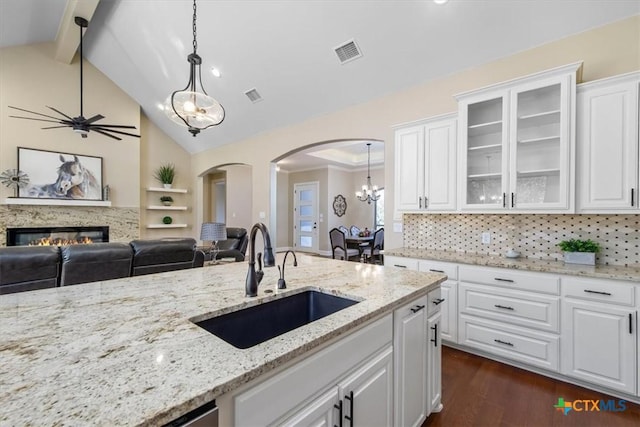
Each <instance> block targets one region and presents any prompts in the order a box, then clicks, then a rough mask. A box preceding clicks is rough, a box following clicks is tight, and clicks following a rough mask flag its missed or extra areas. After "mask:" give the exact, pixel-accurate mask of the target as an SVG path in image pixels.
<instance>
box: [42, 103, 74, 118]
mask: <svg viewBox="0 0 640 427" xmlns="http://www.w3.org/2000/svg"><path fill="white" fill-rule="evenodd" d="M46 107H47V108H50V109H51V110H53V111H55V112H56V113H58V114H60V115H61V116H63V117H66V118H67V119H69V120H71V121H73V118H72V117H69V116H67V115H66V114H65V113H63V112H62V111H60V110H56V109H55V108H53V107H49V106H48V105H46Z"/></svg>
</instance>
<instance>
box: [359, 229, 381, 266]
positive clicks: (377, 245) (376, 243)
mask: <svg viewBox="0 0 640 427" xmlns="http://www.w3.org/2000/svg"><path fill="white" fill-rule="evenodd" d="M383 249H384V228H380V229H378V230H376V231H375V232H374V233H373V240H372V241H371V244H370V245H369V247H367V248H364V249H363V250H362V256H363V257H364V262H373V257H377V258H378V262H380V263H382V250H383Z"/></svg>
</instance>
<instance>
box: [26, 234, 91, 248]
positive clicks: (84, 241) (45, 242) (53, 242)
mask: <svg viewBox="0 0 640 427" xmlns="http://www.w3.org/2000/svg"><path fill="white" fill-rule="evenodd" d="M90 243H93V240H91V238H90V237H87V236H82V237H80V238H78V239H60V238H51V237H42V238H40V239H37V240H32V241H31V242H29V246H68V245H88V244H90Z"/></svg>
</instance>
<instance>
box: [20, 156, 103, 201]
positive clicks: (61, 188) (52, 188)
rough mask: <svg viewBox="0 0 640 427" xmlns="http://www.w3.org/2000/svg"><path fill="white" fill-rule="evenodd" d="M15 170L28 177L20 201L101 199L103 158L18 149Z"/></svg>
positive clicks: (21, 191)
mask: <svg viewBox="0 0 640 427" xmlns="http://www.w3.org/2000/svg"><path fill="white" fill-rule="evenodd" d="M18 169H20V170H21V171H24V172H25V173H26V174H27V175H28V176H29V185H28V186H26V187H24V188H20V189H19V192H18V197H19V198H37V199H63V200H102V157H96V156H87V155H84V154H75V153H65V152H61V151H47V150H39V149H33V148H26V147H18Z"/></svg>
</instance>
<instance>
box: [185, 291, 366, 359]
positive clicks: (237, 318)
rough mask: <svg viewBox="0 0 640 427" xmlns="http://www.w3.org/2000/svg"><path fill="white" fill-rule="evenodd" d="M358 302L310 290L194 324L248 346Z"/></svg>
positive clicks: (231, 341)
mask: <svg viewBox="0 0 640 427" xmlns="http://www.w3.org/2000/svg"><path fill="white" fill-rule="evenodd" d="M357 303H358V301H355V300H352V299H348V298H343V297H339V296H335V295H329V294H325V293H322V292H318V291H312V290H311V291H304V292H301V293H298V294H294V295H290V296H287V297H284V298H279V299H275V300H271V301H268V302H265V303H262V304H258V305H255V306H252V307H248V308H245V309H242V310H238V311H234V312H233V313H228V314H223V315H222V316H217V317H212V318H211V319H207V320H203V321H201V322H196V325H198V326H200V327H201V328H203V329H205V330H206V331H208V332H210V333H212V334H214V335H215V336H217V337H219V338H221V339H223V340H225V341H226V342H228V343H229V344H231V345H232V346H234V347H236V348H249V347H253V346H254V345H257V344H260V343H263V342H265V341H267V340H270V339H271V338H274V337H277V336H278V335H282V334H284V333H286V332H289V331H291V330H293V329H296V328H299V327H300V326H304V325H307V324H309V323H311V322H313V321H315V320H318V319H321V318H323V317H325V316H328V315H330V314H332V313H335V312H337V311H340V310H342V309H345V308H347V307H349V306H352V305H354V304H357Z"/></svg>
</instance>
